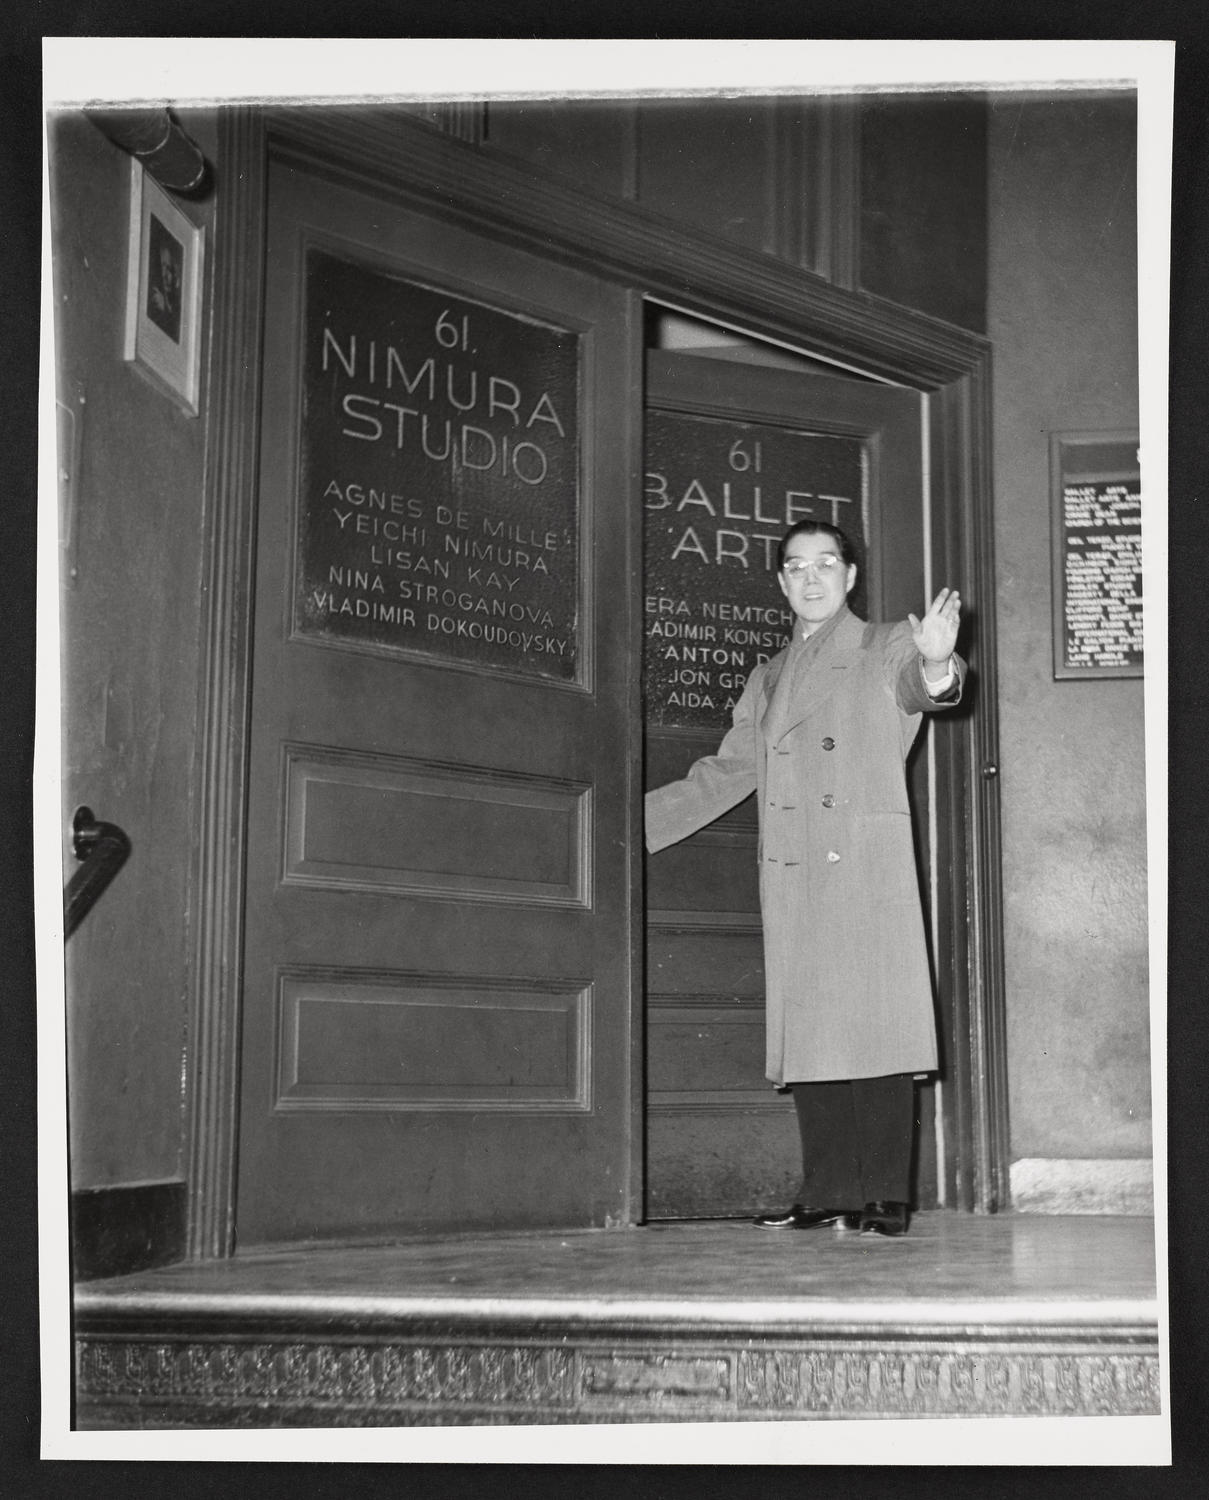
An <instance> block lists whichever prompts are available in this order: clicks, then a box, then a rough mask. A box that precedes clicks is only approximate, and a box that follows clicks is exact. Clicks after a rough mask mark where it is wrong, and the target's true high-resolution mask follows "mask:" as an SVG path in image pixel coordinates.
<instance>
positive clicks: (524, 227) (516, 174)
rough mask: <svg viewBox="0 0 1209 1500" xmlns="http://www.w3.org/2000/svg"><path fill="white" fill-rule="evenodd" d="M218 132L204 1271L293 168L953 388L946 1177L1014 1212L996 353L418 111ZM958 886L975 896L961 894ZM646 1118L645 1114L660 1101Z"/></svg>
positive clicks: (860, 364) (201, 1015)
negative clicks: (452, 131)
mask: <svg viewBox="0 0 1209 1500" xmlns="http://www.w3.org/2000/svg"><path fill="white" fill-rule="evenodd" d="M218 127H219V128H218V138H219V148H218V164H217V165H218V174H217V175H218V181H219V183H220V185H221V186H220V192H221V194H222V200H221V202H220V206H219V213H218V218H217V226H216V234H215V240H216V243H215V254H214V256H213V257H212V265H214V266H215V268H216V271H215V279H214V283H213V286H212V289H211V295H212V307H213V322H212V342H211V351H210V366H209V386H208V388H209V390H210V392H211V400H210V405H209V412H208V417H207V428H206V439H205V485H204V518H203V559H204V562H203V568H204V572H203V586H204V590H205V593H204V601H205V602H204V618H203V640H202V671H201V677H200V687H199V716H198V725H199V753H198V759H197V769H196V776H197V785H196V788H195V793H196V805H197V807H198V808H199V819H198V836H197V844H196V848H195V850H194V871H193V889H194V893H195V896H196V907H195V909H196V912H197V923H196V929H195V945H194V963H193V993H192V996H191V1038H192V1041H191V1058H190V1071H189V1111H190V1130H189V1201H190V1214H189V1238H188V1244H189V1252H190V1254H191V1255H192V1256H193V1257H195V1258H207V1257H214V1256H222V1255H226V1254H229V1253H230V1251H231V1248H232V1242H233V1230H234V1221H233V1213H234V1185H235V1170H236V1162H235V1143H236V1138H237V1132H236V1124H237V1121H236V1109H237V1098H238V1057H239V1052H238V1049H239V1022H240V994H241V964H242V939H243V931H242V920H243V919H242V912H243V895H244V892H243V841H244V828H245V812H246V805H245V804H246V786H245V775H246V757H247V744H248V732H249V717H250V712H251V699H250V687H251V682H250V675H251V674H250V639H249V624H250V618H251V593H252V558H253V552H254V545H255V506H254V498H255V485H256V479H255V476H256V465H257V460H258V439H259V433H258V419H257V397H258V391H259V385H260V330H261V321H262V285H261V276H262V274H263V267H264V244H265V182H266V177H267V165H268V161H269V158H270V156H272V157H274V158H275V159H279V160H282V161H286V162H289V161H297V162H299V163H303V164H305V165H306V166H307V167H308V169H310V170H312V171H314V170H319V171H321V172H324V173H326V174H328V175H330V176H332V177H333V178H335V179H338V180H340V181H344V182H348V183H351V184H354V185H361V186H364V187H368V188H371V189H372V190H373V191H375V192H377V193H383V194H385V195H387V196H390V197H394V198H397V199H398V201H400V202H405V203H407V204H409V205H412V206H413V207H418V208H422V209H423V210H424V211H425V212H426V213H429V214H432V215H434V216H437V217H441V218H445V219H449V220H451V221H453V222H458V223H463V224H466V225H468V226H471V227H473V228H475V229H476V230H477V231H478V232H479V233H487V234H491V235H495V236H497V237H499V238H500V239H502V240H504V241H505V242H507V243H511V244H515V245H518V246H522V247H524V248H527V249H530V250H532V251H534V252H536V253H538V254H540V255H544V256H547V257H549V256H557V257H559V258H562V259H565V260H566V261H567V262H568V263H571V264H579V265H583V266H585V267H588V268H589V269H590V270H591V271H592V272H593V273H594V274H596V275H600V276H605V277H608V278H611V279H613V280H616V281H618V282H620V283H622V284H624V285H626V286H628V287H630V288H633V289H634V290H636V291H639V292H642V293H643V294H645V295H647V296H649V297H652V298H656V299H658V300H660V301H662V302H666V303H668V304H670V305H672V306H676V307H680V308H683V309H684V310H685V311H686V312H688V313H690V314H694V315H698V316H701V317H704V318H706V319H709V320H711V321H714V322H719V323H723V324H729V325H730V326H733V327H735V328H737V329H740V330H742V331H743V332H745V333H747V334H751V335H755V336H762V337H765V338H768V339H771V340H773V341H774V342H777V343H781V344H788V345H790V346H794V347H798V348H802V349H808V350H810V351H812V352H813V353H814V354H816V355H818V356H821V357H824V358H827V359H831V360H834V361H836V362H837V363H839V364H841V365H843V366H847V367H851V368H856V369H859V370H861V371H863V372H865V373H867V374H871V375H876V376H881V377H882V378H884V379H887V380H891V381H894V382H897V383H900V384H903V385H908V386H911V387H913V388H915V389H917V390H922V391H927V392H929V393H931V399H930V403H929V408H930V427H931V451H932V476H931V494H932V504H933V518H934V536H933V545H934V555H935V557H936V562H937V566H938V567H940V568H943V569H951V570H952V572H953V574H954V576H958V570H960V574H959V576H961V577H962V578H963V579H968V580H970V582H969V584H968V585H967V587H968V588H970V589H971V591H972V593H973V597H974V599H975V600H977V601H978V614H977V623H978V630H977V639H976V641H975V645H974V649H973V652H972V655H973V665H974V667H975V669H976V671H977V672H978V676H979V682H980V687H979V691H978V694H977V700H976V706H975V709H974V712H973V714H972V715H971V717H970V719H969V720H968V721H966V727H965V733H966V735H967V744H966V746H965V753H964V755H963V756H961V757H960V760H961V762H962V764H963V766H964V771H963V774H962V777H961V784H951V785H950V786H949V788H948V792H949V806H948V807H947V808H946V812H947V814H948V815H949V816H950V817H951V818H952V819H954V820H955V823H954V826H955V827H956V828H958V830H959V837H958V841H957V844H956V845H955V849H954V854H955V857H959V858H960V859H961V865H959V866H958V867H959V868H961V867H962V866H964V868H965V870H966V871H967V872H968V875H969V888H968V889H967V890H965V891H964V892H962V895H963V897H964V899H963V900H959V901H955V902H954V907H955V909H954V910H952V911H950V912H948V913H946V914H944V919H945V922H946V925H947V926H949V927H951V932H950V933H949V936H950V937H951V940H952V943H953V950H954V953H955V955H956V957H955V959H954V976H955V982H956V984H957V987H958V990H959V992H960V993H959V994H958V997H957V1005H956V1012H955V1013H956V1014H957V1015H958V1016H959V1018H960V1026H959V1028H958V1029H959V1030H960V1031H963V1032H964V1036H963V1037H962V1039H961V1047H962V1053H961V1055H960V1056H955V1057H954V1065H955V1066H954V1081H955V1082H956V1084H957V1090H956V1093H957V1099H956V1103H955V1115H954V1121H955V1123H956V1125H957V1129H956V1131H955V1132H954V1133H955V1134H956V1135H957V1136H958V1137H959V1141H960V1142H962V1143H966V1144H965V1145H962V1146H961V1147H960V1149H959V1148H958V1145H957V1144H955V1143H952V1142H951V1143H950V1149H949V1151H948V1152H947V1158H948V1163H947V1168H946V1170H947V1173H948V1176H949V1186H950V1188H951V1190H952V1198H951V1201H952V1202H954V1203H955V1204H956V1205H957V1206H960V1207H964V1208H968V1209H977V1210H981V1211H994V1210H995V1209H997V1208H1001V1207H1004V1206H1006V1182H1007V1146H1008V1138H1007V1116H1006V1097H1007V1095H1006V1059H1005V1057H1004V1033H1005V1025H1004V1010H1003V981H1002V937H1001V923H1002V914H1001V903H1000V884H999V882H1000V876H999V871H1000V834H999V805H998V787H997V782H996V780H995V775H994V772H993V771H990V768H991V767H994V766H995V764H996V758H997V744H998V732H997V731H998V725H997V683H996V655H995V618H994V555H993V540H992V520H993V518H992V513H991V485H990V460H989V455H990V412H989V399H988V387H989V367H990V345H989V343H988V342H987V340H985V339H983V338H981V337H979V336H978V335H976V334H972V333H968V332H966V331H965V330H962V329H958V328H954V327H951V326H950V325H949V324H946V323H942V322H939V321H937V320H936V319H933V318H928V317H925V316H923V315H922V314H918V313H915V312H912V311H911V310H909V309H906V308H902V307H899V306H897V305H896V304H893V303H890V302H886V301H883V300H881V299H878V298H875V297H870V296H868V295H865V294H856V293H852V292H849V291H846V290H844V289H842V288H839V287H835V286H832V285H830V284H829V283H828V282H826V281H823V280H822V279H821V278H819V277H817V276H814V275H811V274H810V273H808V272H804V271H801V270H799V269H797V268H795V267H794V266H792V265H789V264H787V263H785V262H781V261H778V260H776V259H774V258H773V257H771V256H762V255H757V254H753V253H752V252H751V251H749V250H746V249H744V248H742V247H740V246H736V245H733V244H731V243H729V242H727V241H724V240H721V239H716V238H713V237H710V236H708V235H706V234H704V233H698V232H693V233H689V232H687V231H685V230H681V229H679V228H677V227H676V226H674V225H672V224H670V223H668V222H667V221H665V220H664V219H662V218H660V217H659V216H657V215H656V214H653V213H651V212H650V211H648V210H646V209H643V208H640V207H637V206H635V205H632V204H628V203H625V202H622V201H619V200H612V199H605V198H599V197H594V196H593V195H591V194H589V193H586V192H584V191H582V190H581V189H579V188H577V187H576V186H575V184H574V183H572V182H570V181H566V180H564V179H561V178H557V177H554V176H542V175H540V174H538V173H537V172H535V171H533V170H531V169H529V168H527V167H525V166H523V165H521V164H519V163H517V162H516V161H514V160H512V159H511V158H508V157H506V156H504V155H502V154H500V153H498V152H494V151H492V150H491V149H490V148H487V147H482V146H477V145H474V144H469V143H466V142H463V141H459V140H456V139H453V138H451V137H449V136H446V135H443V134H441V133H440V132H438V131H436V130H434V129H432V128H431V127H430V126H427V125H424V124H422V123H418V122H415V121H413V120H411V119H409V118H408V117H407V116H405V115H400V114H399V113H398V112H397V111H394V112H387V111H378V110H366V109H356V110H354V109H342V108H322V109H318V108H311V109H279V110H264V109H261V108H258V107H254V106H253V107H248V106H237V107H230V108H223V109H221V110H220V111H219V120H218ZM454 184H456V187H454V186H453V185H454ZM636 394H637V393H636ZM635 671H637V663H636V664H635ZM988 771H990V774H984V772H988ZM954 886H955V889H956V890H958V891H961V888H962V882H961V881H960V880H958V881H956V882H954ZM640 999H641V996H640V995H638V997H637V1000H638V1001H640ZM636 1003H637V1002H636ZM636 1087H638V1088H639V1089H640V1088H641V1075H640V1073H636ZM635 1107H636V1109H640V1108H641V1098H640V1097H639V1099H638V1101H637V1104H636V1106H635ZM635 1117H636V1116H635Z"/></svg>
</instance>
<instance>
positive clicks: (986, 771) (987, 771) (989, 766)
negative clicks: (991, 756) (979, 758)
mask: <svg viewBox="0 0 1209 1500" xmlns="http://www.w3.org/2000/svg"><path fill="white" fill-rule="evenodd" d="M998 775H999V767H998V766H997V765H996V764H995V762H994V761H992V760H989V761H987V763H986V765H985V766H983V768H982V779H983V780H984V781H994V780H995V778H996V777H997V776H998Z"/></svg>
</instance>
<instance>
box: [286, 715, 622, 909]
mask: <svg viewBox="0 0 1209 1500" xmlns="http://www.w3.org/2000/svg"><path fill="white" fill-rule="evenodd" d="M285 762H286V764H285V767H284V774H283V778H282V779H283V784H284V787H285V798H286V806H285V809H284V817H283V820H282V821H283V826H284V828H285V831H286V838H285V849H284V851H283V853H284V857H283V860H282V869H281V881H282V884H283V885H303V886H311V887H315V888H317V889H322V890H349V891H372V892H376V893H381V894H387V895H389V894H391V893H392V892H393V893H396V894H398V895H413V896H429V897H432V898H434V899H438V900H442V899H443V900H454V901H488V902H507V903H510V904H511V903H520V904H523V905H527V906H555V907H572V908H574V909H576V910H581V911H590V910H591V908H592V894H593V893H592V871H593V867H594V859H593V819H592V811H593V795H592V787H591V786H589V785H588V784H586V783H581V782H569V781H564V780H561V779H557V778H555V777H551V776H535V775H527V774H523V773H520V772H502V771H498V770H495V769H494V768H492V767H488V766H472V765H457V764H454V763H452V762H445V761H426V760H417V759H415V758H412V757H410V756H401V755H365V754H361V753H352V752H349V751H346V750H333V749H326V748H324V747H321V746H316V745H287V746H286V747H285ZM485 820H491V822H492V825H493V828H494V831H495V832H496V833H497V834H499V835H505V834H506V836H502V837H501V838H500V839H499V843H500V844H501V845H502V847H503V849H504V850H505V851H508V852H510V853H511V856H512V858H513V859H514V860H515V861H516V864H515V867H514V868H511V869H509V868H507V867H506V866H505V865H504V864H503V863H501V854H500V848H499V847H497V846H496V845H494V844H492V843H491V842H490V841H489V840H488V839H485V838H484V836H483V835H484V828H483V824H484V821H485ZM438 822H439V823H440V825H441V826H440V829H439V838H437V837H434V835H435V834H436V833H437V832H438V830H437V829H435V828H434V824H436V823H438ZM503 825H507V827H506V829H505V827H504V826H503ZM539 833H540V834H541V838H540V841H539V839H538V835H539ZM358 839H360V840H363V841H368V842H369V843H370V844H371V846H372V847H371V851H370V852H372V854H373V859H372V860H371V861H366V860H365V859H364V858H362V859H357V858H356V857H355V851H354V852H350V853H348V855H347V857H346V851H348V850H351V845H350V840H352V841H357V840H358ZM436 849H439V850H440V853H441V864H440V866H439V867H437V866H434V865H433V863H432V861H431V858H430V857H428V851H433V850H436ZM362 852H364V850H363V851H362ZM538 854H540V856H541V864H542V865H543V867H544V868H542V869H540V870H535V869H534V868H533V862H534V859H535V857H536V856H537V855H538ZM488 857H489V858H490V859H491V860H492V868H490V869H488V868H485V867H484V866H483V860H484V858H488Z"/></svg>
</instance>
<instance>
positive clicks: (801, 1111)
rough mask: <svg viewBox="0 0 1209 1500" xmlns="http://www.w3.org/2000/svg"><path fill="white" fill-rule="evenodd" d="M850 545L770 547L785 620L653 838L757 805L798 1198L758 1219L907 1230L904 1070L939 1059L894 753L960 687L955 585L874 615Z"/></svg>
mask: <svg viewBox="0 0 1209 1500" xmlns="http://www.w3.org/2000/svg"><path fill="white" fill-rule="evenodd" d="M856 576H857V567H856V559H855V554H854V552H853V549H852V545H851V543H850V542H849V540H848V538H847V537H846V536H845V535H844V533H843V532H842V531H841V530H840V529H839V528H838V527H836V526H832V525H829V524H828V523H826V522H822V521H800V522H798V524H797V525H795V526H792V527H790V529H789V530H788V531H787V532H786V534H785V536H784V537H783V538H782V539H781V543H780V546H779V547H778V549H777V580H778V582H779V584H780V586H781V590H782V592H783V593H784V595H785V597H786V599H787V600H788V601H789V605H790V608H791V609H792V610H793V612H794V615H795V616H796V617H797V618H796V623H795V627H794V634H793V640H792V642H791V643H790V645H788V646H787V647H786V648H785V650H783V651H782V652H781V653H780V654H779V655H778V656H775V657H774V658H773V659H772V660H771V661H769V662H763V663H761V664H760V665H759V666H757V667H756V669H755V670H754V671H753V672H752V674H751V676H750V677H749V678H748V680H747V685H746V687H745V688H744V690H743V694H742V697H741V698H740V700H739V702H738V704H737V705H736V706H735V710H734V722H733V726H732V728H731V729H730V730H729V732H728V733H727V735H726V737H725V739H724V740H723V741H722V744H721V746H720V747H719V749H718V751H717V753H716V754H715V755H710V756H705V757H703V758H702V759H700V760H698V761H697V762H695V764H694V765H693V766H692V767H691V768H690V770H689V772H688V775H687V776H685V777H684V779H683V780H681V781H674V782H671V783H669V784H668V785H667V786H663V787H660V788H658V789H657V790H656V791H653V792H650V793H648V794H647V798H646V842H647V848H648V849H649V850H651V852H652V853H654V852H655V851H657V850H659V849H663V848H665V847H666V846H667V845H669V844H674V843H677V842H679V841H680V840H681V839H684V838H687V837H688V836H689V835H690V834H692V833H695V832H696V831H697V829H699V828H702V827H704V825H705V824H707V823H710V822H712V821H713V820H714V819H715V818H717V817H720V816H721V815H722V814H723V813H724V812H726V811H727V810H728V809H729V808H731V807H733V806H734V805H735V804H736V803H737V802H740V801H742V799H743V798H744V797H746V796H747V795H749V793H751V792H753V791H754V792H756V793H757V795H758V801H759V822H760V848H759V860H760V906H761V913H762V917H763V926H764V960H765V974H766V986H767V991H766V1013H767V1056H766V1072H767V1075H768V1077H769V1078H770V1079H771V1081H772V1082H773V1084H775V1085H776V1086H777V1087H778V1088H786V1087H787V1088H789V1089H790V1090H791V1091H792V1094H793V1099H794V1105H795V1107H796V1109H797V1116H798V1127H799V1130H800V1133H801V1138H802V1163H803V1181H802V1190H801V1193H800V1195H799V1200H798V1201H797V1202H796V1203H794V1204H793V1205H792V1207H790V1208H789V1209H786V1210H785V1211H784V1212H777V1213H769V1214H765V1215H762V1216H761V1217H760V1218H758V1219H757V1220H756V1221H755V1222H756V1223H757V1224H758V1225H760V1226H761V1227H763V1228H769V1229H814V1228H817V1227H819V1226H821V1225H826V1224H832V1225H842V1226H845V1227H850V1228H855V1227H858V1226H859V1228H860V1229H861V1231H862V1232H863V1233H869V1234H884V1235H899V1234H904V1233H905V1232H906V1230H907V1223H908V1212H909V1203H910V1197H911V1191H910V1168H911V1153H912V1142H913V1134H914V1124H915V1082H914V1080H915V1077H916V1075H919V1074H923V1073H928V1072H932V1071H934V1070H935V1068H936V1066H937V1053H936V1023H935V1018H934V1013H933V1000H932V984H931V976H930V973H929V968H928V955H927V948H926V944H925V940H924V928H923V916H922V911H921V906H920V897H919V887H918V882H917V878H916V870H915V853H914V843H913V838H912V831H911V815H910V809H909V806H908V802H907V782H906V769H905V768H906V760H907V755H908V752H909V751H910V749H911V746H912V744H913V742H914V740H915V738H916V735H917V734H918V733H919V728H920V724H921V722H922V715H923V714H924V713H925V712H930V711H933V710H936V709H943V708H949V707H952V706H953V705H954V704H956V703H958V702H959V701H960V699H961V693H962V687H963V683H964V680H965V673H966V667H965V663H964V662H963V661H962V660H961V658H960V657H958V656H956V655H955V654H954V648H955V646H956V644H957V630H958V625H959V622H960V616H961V600H960V597H959V595H958V593H957V591H956V590H951V589H947V588H945V589H941V591H940V592H939V593H938V594H937V596H936V598H935V599H934V600H933V601H932V604H931V606H930V607H929V608H928V610H927V611H926V613H925V614H924V615H923V617H922V619H920V618H917V617H916V616H915V615H909V616H908V617H907V620H906V621H903V622H900V623H898V624H894V625H871V624H866V623H865V621H863V620H860V619H858V618H857V617H856V616H855V615H854V614H853V613H852V612H851V611H850V610H849V608H848V595H849V594H850V593H851V592H852V589H853V587H854V586H855V584H856Z"/></svg>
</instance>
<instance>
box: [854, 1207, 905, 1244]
mask: <svg viewBox="0 0 1209 1500" xmlns="http://www.w3.org/2000/svg"><path fill="white" fill-rule="evenodd" d="M907 1219H908V1209H907V1205H906V1204H905V1203H889V1202H887V1203H881V1202H878V1203H866V1204H865V1207H864V1209H863V1211H862V1213H861V1233H862V1234H884V1235H888V1236H893V1235H897V1234H906V1232H907Z"/></svg>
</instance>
